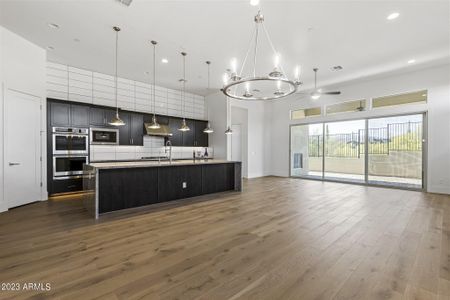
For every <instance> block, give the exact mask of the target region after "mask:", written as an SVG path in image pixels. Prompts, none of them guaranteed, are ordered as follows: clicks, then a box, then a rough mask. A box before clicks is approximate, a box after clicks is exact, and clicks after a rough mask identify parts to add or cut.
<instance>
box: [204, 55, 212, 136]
mask: <svg viewBox="0 0 450 300" xmlns="http://www.w3.org/2000/svg"><path fill="white" fill-rule="evenodd" d="M206 64H207V65H208V90H209V78H210V76H209V73H210V72H209V67H210V65H211V62H210V61H209V60H208V61H207V62H206ZM206 118H207V119H208V124H207V125H206V128H205V129H203V132H204V133H213V132H214V130H213V129H212V127H211V124H210V123H209V107H208V106H206Z"/></svg>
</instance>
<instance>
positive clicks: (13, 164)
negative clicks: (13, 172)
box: [9, 162, 20, 166]
mask: <svg viewBox="0 0 450 300" xmlns="http://www.w3.org/2000/svg"><path fill="white" fill-rule="evenodd" d="M9 165H10V166H18V165H20V163H17V162H10V163H9Z"/></svg>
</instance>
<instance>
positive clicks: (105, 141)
mask: <svg viewBox="0 0 450 300" xmlns="http://www.w3.org/2000/svg"><path fill="white" fill-rule="evenodd" d="M90 144H91V145H118V144H119V129H114V128H91V140H90Z"/></svg>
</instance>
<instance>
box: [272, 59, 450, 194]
mask: <svg viewBox="0 0 450 300" xmlns="http://www.w3.org/2000/svg"><path fill="white" fill-rule="evenodd" d="M331 88H333V87H330V89H331ZM338 88H339V89H340V90H341V91H342V95H340V96H324V97H322V98H320V99H319V100H317V101H313V100H311V99H309V97H304V98H303V99H302V98H300V97H291V98H289V99H285V100H278V101H274V102H272V103H271V110H272V117H273V122H272V126H273V127H272V132H273V133H275V132H276V134H273V135H272V143H271V144H272V155H271V171H272V174H273V175H277V176H289V125H290V124H302V123H308V122H322V121H328V120H345V119H351V118H360V117H361V118H362V117H371V116H383V115H394V114H402V113H414V112H423V111H428V174H427V187H428V191H430V192H437V193H450V65H444V66H440V67H433V68H428V69H423V70H417V71H414V72H410V73H405V74H400V75H392V76H386V77H384V78H377V79H372V80H364V81H360V82H353V83H348V84H345V85H340V86H338ZM423 89H426V90H428V103H427V104H418V105H407V106H403V107H395V108H394V107H392V108H383V109H373V110H369V111H365V112H358V113H343V114H336V115H333V116H320V117H312V118H307V119H303V120H301V121H299V120H290V117H289V114H290V111H291V110H293V109H299V108H307V107H316V106H321V105H325V104H332V103H337V102H341V101H348V100H358V99H371V98H374V97H379V96H386V95H393V94H400V93H405V92H411V91H418V90H423Z"/></svg>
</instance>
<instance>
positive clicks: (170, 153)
mask: <svg viewBox="0 0 450 300" xmlns="http://www.w3.org/2000/svg"><path fill="white" fill-rule="evenodd" d="M167 147H169V162H171V163H172V142H171V141H170V140H167V142H166V145H165V147H164V153H166V155H167Z"/></svg>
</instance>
